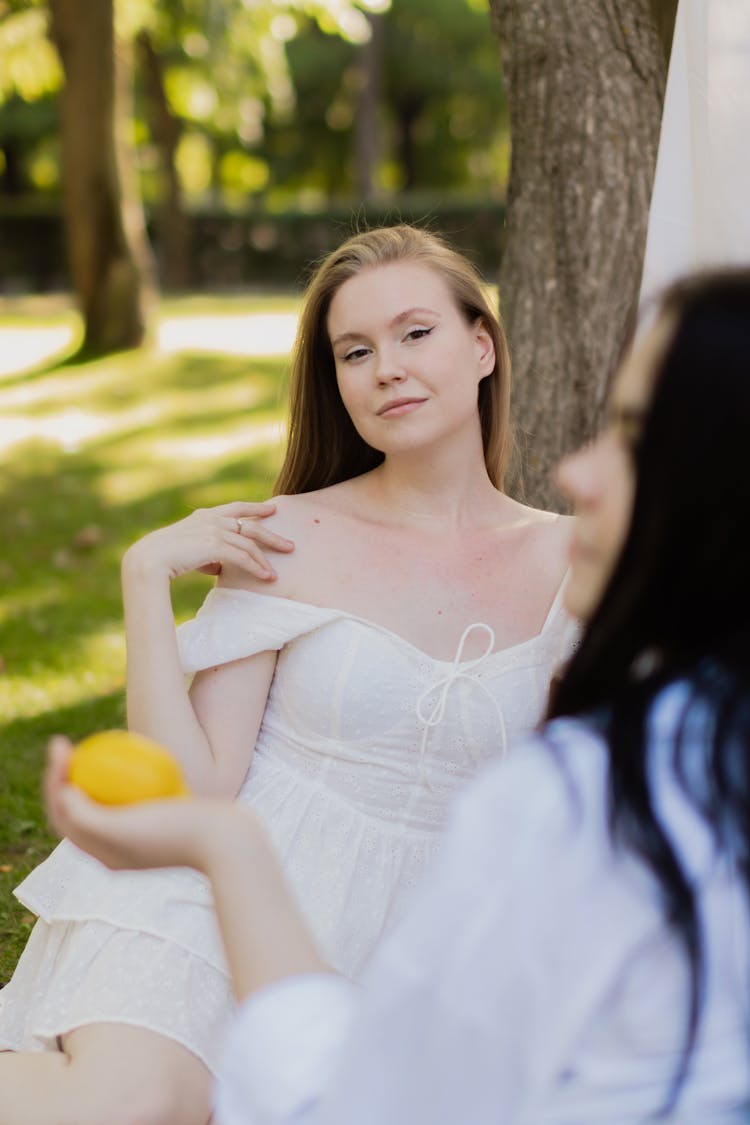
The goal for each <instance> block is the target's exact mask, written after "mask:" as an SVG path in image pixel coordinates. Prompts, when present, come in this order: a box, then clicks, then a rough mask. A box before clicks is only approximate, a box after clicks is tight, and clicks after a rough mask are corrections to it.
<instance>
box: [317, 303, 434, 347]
mask: <svg viewBox="0 0 750 1125" xmlns="http://www.w3.org/2000/svg"><path fill="white" fill-rule="evenodd" d="M416 313H427V315H428V316H434V317H436V318H437V319H438V320H440V319H441V318H440V313H439V312H437V311H436V310H435V309H427V308H420V306H418V305H415V306H414V308H411V309H404V311H403V312H400V313H399V314H398V316H394V318H393V320H391V321H389V322H388V327H389V328H397V327H398V326H399V324H403V322H404V321H405V320H409V319H410V318H411V317H412V316H414V315H415V314H416ZM366 335H367V333H366V332H342V333H341V335H340V336H336V337H335V339H333V340H331V346H332V347H334V348H335V347H336V345H337V344H343V343H345V342H346V341H348V340H361V339H362V337H363V336H366Z"/></svg>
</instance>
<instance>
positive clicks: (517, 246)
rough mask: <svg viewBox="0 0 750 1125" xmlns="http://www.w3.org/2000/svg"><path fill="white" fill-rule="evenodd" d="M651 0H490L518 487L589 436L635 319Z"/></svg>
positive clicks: (648, 114) (655, 84) (536, 489)
mask: <svg viewBox="0 0 750 1125" xmlns="http://www.w3.org/2000/svg"><path fill="white" fill-rule="evenodd" d="M653 2H654V0H576V2H575V3H574V4H561V3H560V2H559V0H491V9H492V18H493V22H494V25H495V28H496V30H497V32H498V35H499V37H500V43H501V55H502V59H503V69H504V74H505V79H506V82H507V84H508V88H509V102H510V114H511V141H512V158H511V174H510V183H509V188H508V212H507V216H508V218H507V240H506V246H505V250H504V254H503V261H502V266H501V271H500V303H501V310H502V313H503V316H504V319H505V323H506V326H507V329H508V334H509V338H510V343H511V350H512V355H513V364H514V398H515V410H514V414H515V419H516V424H517V432H518V437H519V445H520V447H521V453H522V457H523V462H524V464H523V474H524V487H523V489H522V490H521V489H519V490H518V491H520V492H521V493H522V495H524V496H525V498H526V499H527V500H528V501H529V502H530V503H533V504H538V505H540V506H543V507H559V506H560V496H559V493H558V492H557V490H556V489H555V487H554V485H553V483H552V481H551V470H552V468H553V466H554V465H555V464H556V463H557V462H558V461H559V459H560V457H561V456H562V455H563V454H564V453H566V452H567V451H569V450H571V449H574V448H576V447H577V446H579V445H580V444H582V443H583V442H585V441H587V440H588V439H589V438H590V437H591V436H592V434H593V433H594V432H595V431H596V429H597V427H598V425H599V423H600V420H601V415H602V410H603V405H604V401H605V396H606V392H607V387H608V383H609V380H610V376H611V374H612V372H613V370H614V368H615V367H616V365H617V362H618V359H619V357H620V355H621V353H622V350H623V348H624V346H625V344H626V342H627V339H628V337H629V333H630V331H631V329H632V326H633V323H634V315H635V311H636V303H637V298H638V289H639V284H640V277H641V270H642V265H643V253H644V248H645V240H646V229H647V223H648V210H649V203H650V198H651V188H652V184H653V176H654V168H655V163H656V152H657V146H658V140H659V128H660V123H661V112H662V106H663V101H664V87H665V81H666V59H665V51H664V47H663V40H662V38H661V37H660V33H659V29H658V28H657V24H656V22H655V19H654V11H653V8H652V4H653Z"/></svg>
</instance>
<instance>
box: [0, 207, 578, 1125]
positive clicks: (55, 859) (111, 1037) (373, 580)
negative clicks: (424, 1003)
mask: <svg viewBox="0 0 750 1125" xmlns="http://www.w3.org/2000/svg"><path fill="white" fill-rule="evenodd" d="M509 394H510V369H509V363H508V353H507V347H506V343H505V337H504V334H503V331H502V327H501V325H500V322H499V320H498V318H497V315H496V313H495V312H494V311H493V308H492V305H491V303H490V301H489V300H488V298H487V294H486V292H485V288H484V286H483V284H482V281H481V278H480V277H479V276H478V274H477V272H476V270H474V269H473V267H472V266H471V265H470V263H469V262H468V261H467V260H466V259H465V258H464V257H463V256H462V255H461V254H459V253H457V252H456V251H455V250H453V249H452V248H451V247H449V246H448V245H447V244H446V243H444V242H443V241H442V240H441V239H440V238H438V237H437V236H435V235H433V234H430V233H428V232H426V231H423V230H418V229H415V228H412V227H409V226H398V227H395V228H388V229H381V230H372V231H367V232H364V233H362V234H358V235H355V236H354V237H352V238H351V239H348V240H347V241H346V242H345V243H343V245H342V246H340V247H339V249H338V250H336V251H334V252H333V253H332V254H331V255H329V257H328V258H327V259H325V261H324V262H323V263H322V264H321V265H320V267H319V269H318V270H317V271H316V273H315V275H314V276H313V278H312V281H311V283H310V285H309V287H308V290H307V293H306V295H305V299H304V302H303V308H302V313H301V317H300V324H299V331H298V336H297V343H296V347H295V352H294V358H293V364H292V385H291V396H290V397H291V418H290V428H289V442H288V448H287V453H286V458H285V461H284V464H283V466H282V470H281V474H280V477H279V480H278V482H277V491H278V492H280V493H282V494H283V495H279V496H278V497H277V498H276V500H275V501H274V504H272V505H257V504H244V503H241V502H235V503H231V504H226V505H221V506H219V507H216V508H211V509H206V510H201V511H197V512H194V513H193V514H192V515H190V516H188V517H187V518H186V519H184V520H181V521H180V522H179V523H176V524H173V525H171V526H170V527H166V528H162V529H160V530H158V531H155V532H151V533H150V534H148V535H146V536H145V537H144V538H143V539H141V540H139V541H138V542H137V543H136V544H134V545H133V547H131V548H130V549H129V551H128V552H127V553H126V555H125V558H124V561H123V568H122V570H123V596H124V604H125V632H126V640H127V650H128V684H127V695H128V722H129V725H130V727H131V728H132V729H134V730H136V731H140V732H141V733H143V734H146V735H149V736H151V737H152V738H156V739H158V740H160V741H162V742H164V743H165V744H166V745H167V746H168V747H169V748H170V749H171V750H172V751H173V752H174V753H175V755H176V756H177V757H178V758H179V759H180V761H181V763H182V766H183V769H184V772H185V774H186V777H187V779H188V782H189V784H190V786H191V788H192V790H193V792H194V793H195V794H196V795H200V796H203V797H223V798H226V799H232V798H236V799H237V801H238V802H239V803H240V804H242V805H244V806H247V807H249V808H251V809H253V811H254V813H255V814H256V815H258V817H259V818H261V819H262V821H263V823H264V824H265V825H266V828H267V830H268V832H269V835H270V837H271V839H272V840H273V842H274V845H275V846H276V848H277V850H278V852H279V854H280V855H281V856H282V857H283V864H284V870H285V872H286V875H287V877H288V879H289V881H290V883H291V885H292V887H293V889H294V893H295V896H296V899H297V901H298V903H299V905H300V907H301V910H302V913H303V915H304V917H305V919H306V922H307V924H308V925H309V926H310V927H311V929H312V930H313V932H314V934H315V936H316V939H317V940H318V942H319V943H320V945H321V948H322V949H323V950H324V953H325V956H326V958H327V960H328V961H329V962H330V963H331V964H332V965H333V966H334V967H335V968H336V969H337V970H338V971H340V972H342V973H344V974H345V975H346V976H348V977H351V978H357V977H358V976H359V975H360V972H361V970H362V967H363V966H364V964H365V962H366V961H367V959H368V958H369V956H370V953H371V951H372V949H373V947H374V946H375V945H376V943H377V942H378V940H379V938H380V935H381V933H382V932H383V930H384V928H385V927H386V925H387V924H390V922H391V921H392V920H393V919H394V918H395V917H398V916H399V915H400V914H401V913H402V912H403V910H404V908H405V905H406V904H407V903H408V901H409V900H410V898H411V895H412V893H413V888H414V886H415V885H416V883H417V882H418V880H419V878H420V877H421V874H422V872H423V870H424V869H425V867H426V866H428V865H429V864H430V863H431V862H432V858H433V856H434V855H435V854H436V853H437V850H438V847H439V838H440V835H441V832H442V825H443V816H444V811H445V807H446V804H447V801H448V798H449V796H450V794H451V793H453V792H454V791H455V790H456V789H458V788H460V787H461V786H462V785H463V784H464V783H465V781H466V780H467V779H469V778H470V777H472V776H473V774H474V773H475V771H476V767H477V764H478V763H479V762H480V761H481V760H482V759H484V758H485V757H488V756H490V755H494V754H497V753H501V752H502V751H503V748H504V747H505V745H506V744H507V743H508V742H509V741H510V740H511V739H512V738H513V737H514V736H517V735H518V734H520V733H525V732H526V731H528V730H529V729H530V728H532V727H533V726H534V724H535V723H536V722H538V720H539V718H540V717H541V715H542V714H543V711H544V708H545V706H546V703H547V696H548V689H549V683H550V679H551V677H552V675H553V673H554V671H555V669H556V668H557V665H558V664H559V663H560V662H561V660H563V659H564V658H565V656H566V655H567V652H568V649H569V645H570V641H571V639H572V633H573V632H574V629H573V627H572V623H571V621H570V619H569V617H568V615H567V614H566V612H565V610H564V608H563V606H562V580H563V575H564V573H565V569H566V557H565V547H566V543H567V536H568V532H569V521H568V520H567V519H566V518H565V517H560V516H558V515H555V514H552V513H550V512H540V511H536V510H535V509H532V508H529V507H527V506H526V505H523V504H520V503H518V502H517V501H515V500H513V499H512V498H511V497H509V496H508V495H507V494H506V493H505V492H504V491H503V479H504V474H505V469H506V466H507V462H508V456H509V453H510V448H511V440H510V418H509ZM260 516H262V517H263V519H262V520H260V521H259V519H258V517H260ZM265 527H268V529H269V530H268V531H265V530H264V528H265ZM279 531H283V532H284V534H285V535H291V536H292V538H293V539H294V541H295V543H296V549H295V550H294V551H293V552H291V553H288V552H287V553H284V552H283V551H282V552H281V553H279V554H278V556H277V561H276V571H277V573H276V575H275V578H274V580H273V581H269V578H270V572H269V569H268V568H267V567H266V566H265V565H264V564H263V562H262V560H261V558H260V555H259V551H258V545H257V544H256V542H254V539H257V540H258V541H259V543H260V545H261V546H262V545H263V544H265V545H271V546H274V545H275V546H276V547H279V548H281V547H283V545H284V544H283V542H282V541H281V540H280V538H279V536H278V534H277V532H279ZM196 569H198V570H209V571H210V572H212V573H217V572H219V580H218V585H217V586H216V587H215V588H214V589H213V590H212V591H211V592H210V593H209V595H208V597H207V599H206V601H205V603H204V605H203V607H202V608H201V610H200V611H199V613H198V615H197V617H196V618H195V619H194V620H193V621H191V622H186V623H185V624H184V625H182V626H181V627H180V629H179V631H178V637H177V638H176V637H175V629H174V620H173V616H172V607H171V602H170V583H171V581H172V579H174V578H176V577H177V576H178V575H180V574H183V573H185V572H186V571H190V570H196ZM498 575H500V576H502V581H501V582H499V581H498ZM185 673H189V674H193V676H194V678H193V680H192V684H191V685H190V686H189V687H188V685H187V684H186V682H185V675H184V674H185ZM239 858H240V860H241V862H242V863H243V864H244V862H245V859H246V857H245V856H244V854H243V853H242V852H240V853H239ZM17 893H18V895H19V897H20V898H21V901H23V902H24V904H25V905H26V906H27V908H28V909H29V910H32V911H34V912H35V913H36V914H38V915H39V917H40V921H39V922H38V923H37V924H36V926H35V928H34V931H33V932H32V935H31V938H30V940H29V942H28V944H27V947H26V949H25V951H24V953H23V955H22V957H21V959H20V961H19V965H18V967H17V969H16V972H15V973H14V976H13V978H12V980H11V981H10V983H9V984H8V985H7V986H6V987H5V988H4V989H3V990H2V993H0V1048H9V1049H11V1050H12V1051H13V1052H15V1053H12V1054H4V1055H0V1089H1V1090H2V1108H0V1125H8V1123H9V1122H12V1123H13V1125H23V1123H26V1125H60V1121H61V1119H69V1120H73V1121H75V1125H101V1122H102V1121H106V1122H107V1125H117V1122H124V1123H126V1125H132V1123H133V1122H134V1121H138V1122H139V1125H175V1123H177V1122H178V1123H179V1125H205V1122H206V1121H207V1119H208V1117H209V1115H210V1099H211V1075H212V1071H214V1070H215V1067H216V1065H217V1062H218V1058H219V1051H220V1042H221V1039H222V1036H223V1030H224V1028H225V1026H226V1024H227V1023H228V1022H229V1020H230V1018H231V1015H232V1012H233V1000H232V989H231V982H230V979H229V973H228V969H227V966H226V963H225V959H224V953H223V949H222V945H221V939H220V935H219V932H218V929H217V926H216V919H215V915H214V911H213V903H212V898H211V889H210V886H209V885H208V883H207V882H206V881H205V880H203V879H200V878H198V877H197V876H196V875H195V874H194V873H193V872H186V871H169V872H156V873H148V874H144V873H137V874H125V875H123V874H121V873H118V874H117V875H113V874H112V873H110V872H107V871H105V870H104V869H103V868H101V867H100V866H99V865H96V864H92V863H91V861H90V860H89V859H88V857H86V856H82V855H81V854H80V853H79V852H78V851H77V849H75V848H74V847H73V846H72V845H71V844H70V842H69V841H63V843H62V844H61V845H60V846H59V847H58V848H57V849H56V850H55V851H54V852H53V854H52V856H51V857H50V858H49V859H48V860H47V861H45V863H44V864H42V865H41V866H40V867H38V868H37V869H36V870H35V871H34V872H32V873H31V875H30V876H29V878H28V879H27V880H26V881H25V882H24V883H23V884H22V886H21V887H20V888H19V890H18V892H17Z"/></svg>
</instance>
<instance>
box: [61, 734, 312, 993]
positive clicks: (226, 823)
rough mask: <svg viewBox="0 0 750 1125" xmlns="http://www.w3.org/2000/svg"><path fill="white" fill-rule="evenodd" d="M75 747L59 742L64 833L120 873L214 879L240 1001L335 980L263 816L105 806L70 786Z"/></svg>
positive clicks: (187, 807)
mask: <svg viewBox="0 0 750 1125" xmlns="http://www.w3.org/2000/svg"><path fill="white" fill-rule="evenodd" d="M71 749H72V747H71V744H70V742H69V741H68V739H66V738H62V737H59V736H58V737H57V738H54V739H52V741H51V743H50V747H49V754H48V765H47V770H46V773H45V782H44V788H45V800H46V806H47V811H48V815H49V818H50V820H51V822H52V824H53V826H54V827H55V829H56V830H57V831H58V832H59V833H60V834H61V835H65V836H68V837H69V838H70V839H72V840H73V842H74V843H76V844H77V845H78V846H79V847H81V848H83V849H84V850H86V851H88V852H90V853H91V854H92V855H94V856H96V857H97V859H99V860H101V862H102V863H105V864H106V865H107V866H109V867H111V868H113V869H123V868H126V869H133V868H152V867H192V868H194V869H195V870H197V871H200V872H202V873H203V874H204V875H206V876H207V878H208V879H209V880H210V882H211V885H212V889H213V896H214V901H215V904H216V913H217V916H218V918H219V922H220V926H221V930H222V936H223V939H224V945H225V948H226V952H227V959H228V962H229V967H230V971H231V975H232V982H233V986H234V991H235V994H236V996H237V998H238V999H239V1000H242V999H244V998H245V997H246V996H248V995H249V994H251V993H253V992H256V991H257V990H258V989H260V988H263V987H265V986H266V985H268V984H271V983H273V982H275V981H277V980H281V979H285V978H286V977H289V976H292V975H295V974H297V973H310V972H313V973H318V972H325V971H327V968H328V967H327V966H326V964H325V962H324V961H323V959H322V957H321V956H320V954H319V953H318V951H317V949H316V947H315V943H314V941H313V939H312V937H311V936H310V934H309V932H308V930H307V927H306V925H305V923H304V921H303V919H302V917H301V915H300V913H299V910H298V908H297V905H296V903H295V901H294V899H293V896H292V894H291V892H290V891H289V889H288V887H287V884H286V880H285V878H284V875H283V872H282V870H281V867H280V865H279V862H278V860H277V858H276V854H275V852H274V850H273V848H272V847H271V845H270V844H269V842H268V839H267V837H266V834H265V831H264V830H263V827H262V825H261V823H260V821H259V820H258V819H257V817H256V816H255V815H254V814H253V813H252V812H251V811H250V810H249V809H246V808H242V807H240V806H239V805H236V804H232V803H229V802H227V801H213V800H199V801H195V800H184V799H180V800H171V801H144V802H140V803H137V804H134V805H128V806H123V807H121V808H112V807H104V806H102V805H99V804H97V803H96V802H94V801H91V800H89V799H88V798H87V797H86V796H85V795H84V794H83V793H82V792H81V791H80V790H78V789H77V788H75V787H74V786H71V785H69V784H68V783H67V777H68V770H69V760H70V754H71Z"/></svg>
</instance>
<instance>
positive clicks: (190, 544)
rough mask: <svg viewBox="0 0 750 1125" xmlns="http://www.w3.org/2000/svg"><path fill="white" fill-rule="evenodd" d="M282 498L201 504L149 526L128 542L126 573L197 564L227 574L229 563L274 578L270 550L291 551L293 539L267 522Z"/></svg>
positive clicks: (176, 571)
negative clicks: (167, 521)
mask: <svg viewBox="0 0 750 1125" xmlns="http://www.w3.org/2000/svg"><path fill="white" fill-rule="evenodd" d="M276 508H277V506H276V503H275V502H274V501H267V502H264V503H250V502H246V501H242V500H237V501H234V502H232V503H230V504H219V505H217V506H216V507H214V508H197V509H196V510H195V511H194V512H191V514H190V515H189V516H186V517H185V519H182V520H178V522H177V523H173V524H169V525H168V526H167V527H162V528H159V529H158V530H157V531H152V532H149V533H148V534H147V535H144V536H143V538H142V539H139V540H138V541H137V542H136V543H134V544H133V545H132V547H130V548H128V550H127V551H126V552H125V555H124V557H123V562H122V565H123V573H126V572H127V571H129V570H135V571H139V572H141V573H148V574H157V575H164V576H165V577H167V578H168V579H170V580H171V579H173V578H177V577H179V575H181V574H187V573H188V572H189V571H191V570H196V571H200V572H201V573H203V574H217V575H218V574H221V573H222V570H223V569H224V568H225V567H229V568H231V569H233V570H236V571H239V572H240V573H242V574H247V575H249V576H251V577H252V578H254V579H258V580H261V581H264V582H268V581H270V580H272V579H274V578H275V577H276V572H275V570H274V568H273V567H272V566H271V564H270V563H269V561H268V558H267V556H266V552H268V551H276V552H282V553H285V554H286V553H289V552H290V551H293V550H294V543H293V542H292V541H291V540H290V539H286V538H285V537H284V536H282V535H279V534H278V533H277V532H275V531H272V530H271V529H270V528H268V527H266V526H265V521H266V520H267V519H268V517H269V516H272V515H274V513H275V512H276Z"/></svg>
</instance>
